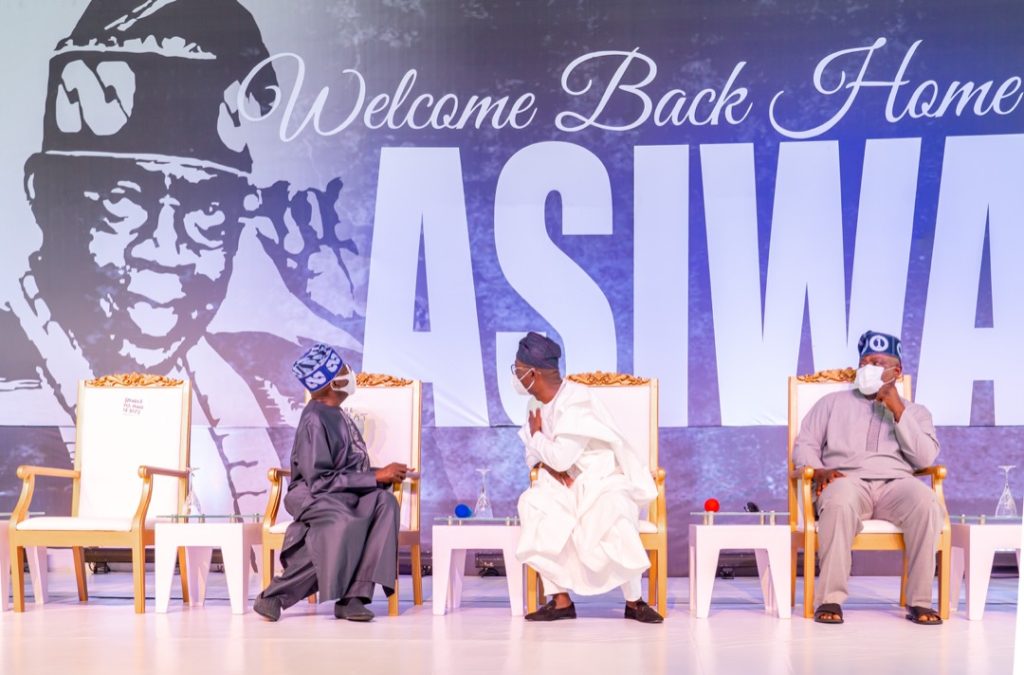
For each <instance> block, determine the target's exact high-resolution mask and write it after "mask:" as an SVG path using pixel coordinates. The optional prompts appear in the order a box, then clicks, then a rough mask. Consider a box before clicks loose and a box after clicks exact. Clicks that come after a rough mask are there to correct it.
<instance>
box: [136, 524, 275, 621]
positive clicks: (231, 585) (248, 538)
mask: <svg viewBox="0 0 1024 675" xmlns="http://www.w3.org/2000/svg"><path fill="white" fill-rule="evenodd" d="M260 518H261V517H260V516H170V517H166V518H160V519H158V520H157V523H156V534H155V538H156V552H155V559H156V575H155V576H156V579H155V580H156V611H157V612H161V613H163V612H166V611H167V607H168V605H169V604H170V600H171V580H172V578H173V576H174V562H175V559H176V558H177V555H178V548H180V547H183V548H185V568H186V569H185V570H184V572H183V573H184V574H187V575H188V577H187V578H188V588H189V596H190V600H191V604H192V605H193V606H202V605H203V604H204V603H205V601H206V579H207V577H208V576H209V574H210V558H211V556H212V555H213V549H215V548H219V549H220V552H221V555H222V556H223V558H224V577H225V578H226V580H227V583H228V597H229V598H230V599H231V611H232V613H234V614H244V613H245V610H246V608H247V607H248V604H249V574H250V565H249V554H250V552H251V551H252V549H254V548H259V547H260V546H261V540H260ZM257 559H259V554H258V553H257Z"/></svg>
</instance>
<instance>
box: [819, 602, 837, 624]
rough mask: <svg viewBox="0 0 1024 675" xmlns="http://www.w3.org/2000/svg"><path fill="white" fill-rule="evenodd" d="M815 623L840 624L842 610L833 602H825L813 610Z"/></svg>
mask: <svg viewBox="0 0 1024 675" xmlns="http://www.w3.org/2000/svg"><path fill="white" fill-rule="evenodd" d="M814 621H815V623H842V622H843V608H842V607H840V606H839V604H838V603H835V602H826V603H822V604H820V605H818V609H816V610H814Z"/></svg>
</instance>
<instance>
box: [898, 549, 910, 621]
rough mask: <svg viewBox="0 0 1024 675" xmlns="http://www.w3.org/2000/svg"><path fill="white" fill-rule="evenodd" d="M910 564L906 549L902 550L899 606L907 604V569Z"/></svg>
mask: <svg viewBox="0 0 1024 675" xmlns="http://www.w3.org/2000/svg"><path fill="white" fill-rule="evenodd" d="M909 564H910V558H909V557H908V556H907V551H906V549H904V550H903V572H902V574H900V607H906V606H907V572H908V571H909V568H908V565H909Z"/></svg>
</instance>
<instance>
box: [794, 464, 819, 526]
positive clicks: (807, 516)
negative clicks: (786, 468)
mask: <svg viewBox="0 0 1024 675" xmlns="http://www.w3.org/2000/svg"><path fill="white" fill-rule="evenodd" d="M789 480H790V481H791V482H792V483H793V487H792V488H791V489H793V490H795V491H796V493H797V494H796V501H799V502H801V503H802V507H803V508H802V509H801V511H802V512H803V514H804V532H805V535H808V534H809V533H810V532H813V531H814V499H813V495H812V494H811V492H812V490H811V488H812V487H813V481H814V467H813V466H798V467H795V468H794V469H793V470H792V471H790V472H789ZM795 506H797V504H796V503H794V502H790V514H789V526H790V528H792V529H793V530H795V529H796V527H797V522H798V518H799V516H798V514H797V512H796V509H795V508H794V507H795Z"/></svg>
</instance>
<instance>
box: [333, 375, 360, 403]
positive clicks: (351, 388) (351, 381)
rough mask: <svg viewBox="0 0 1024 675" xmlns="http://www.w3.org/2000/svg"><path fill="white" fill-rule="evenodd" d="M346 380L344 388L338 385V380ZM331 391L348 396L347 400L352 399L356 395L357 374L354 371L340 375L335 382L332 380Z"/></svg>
mask: <svg viewBox="0 0 1024 675" xmlns="http://www.w3.org/2000/svg"><path fill="white" fill-rule="evenodd" d="M341 379H344V380H346V382H345V384H344V385H343V386H340V385H339V384H338V380H341ZM331 390H332V391H336V392H338V393H339V394H346V397H347V398H351V397H352V394H354V393H356V373H355V371H354V370H350V371H349V372H347V373H338V374H337V375H336V376H335V378H334V379H333V380H331Z"/></svg>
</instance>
